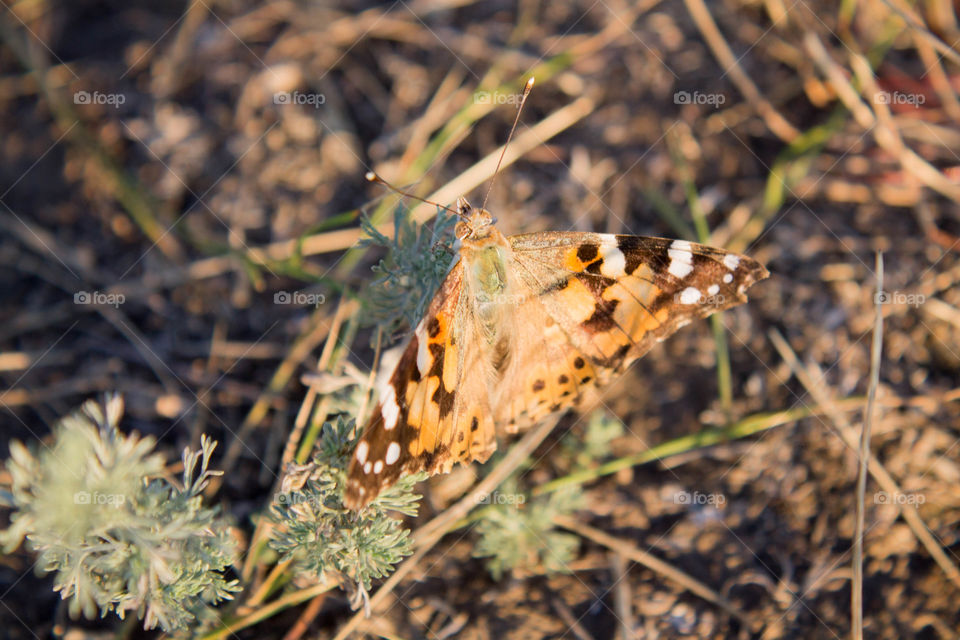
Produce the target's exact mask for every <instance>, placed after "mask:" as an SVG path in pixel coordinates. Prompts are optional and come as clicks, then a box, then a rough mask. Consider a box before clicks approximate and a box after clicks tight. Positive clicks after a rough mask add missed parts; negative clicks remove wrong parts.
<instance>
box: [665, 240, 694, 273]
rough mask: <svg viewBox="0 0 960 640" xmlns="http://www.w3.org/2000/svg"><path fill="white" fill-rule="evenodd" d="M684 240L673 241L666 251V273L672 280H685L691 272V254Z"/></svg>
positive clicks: (688, 245) (687, 243) (688, 244)
mask: <svg viewBox="0 0 960 640" xmlns="http://www.w3.org/2000/svg"><path fill="white" fill-rule="evenodd" d="M690 248H691V247H690V243H689V242H687V241H686V240H674V241H673V242H672V243H671V244H670V248H669V249H667V256H668V257H669V258H670V266H669V267H668V268H667V272H668V273H669V274H670V275H672V276H673V277H674V278H681V279H682V278H686V277H687V276H688V275H690V273H691V272H692V271H693V252H692V251H690Z"/></svg>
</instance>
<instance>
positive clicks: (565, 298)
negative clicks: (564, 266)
mask: <svg viewBox="0 0 960 640" xmlns="http://www.w3.org/2000/svg"><path fill="white" fill-rule="evenodd" d="M552 296H553V297H554V298H556V300H557V302H558V303H559V304H560V305H562V307H563V309H564V311H565V312H566V314H568V318H569V319H570V321H571V322H575V323H581V322H585V321H586V320H588V319H589V318H590V317H591V316H593V312H594V311H595V310H596V308H597V302H596V300H595V299H594V297H593V294H592V293H591V292H590V289H588V288H587V286H586V285H585V284H583V283H582V282H581V281H580V279H579V278H570V280H568V281H567V286H565V287H564V288H563V289H561V290H559V291H557V292H556V293H554V294H552Z"/></svg>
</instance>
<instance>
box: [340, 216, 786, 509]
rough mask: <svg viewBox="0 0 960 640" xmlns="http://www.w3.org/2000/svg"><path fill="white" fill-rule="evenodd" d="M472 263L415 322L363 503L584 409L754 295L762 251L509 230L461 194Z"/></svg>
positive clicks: (351, 477)
mask: <svg viewBox="0 0 960 640" xmlns="http://www.w3.org/2000/svg"><path fill="white" fill-rule="evenodd" d="M457 210H458V213H459V215H460V218H461V221H460V222H459V223H458V224H457V227H456V235H457V238H459V239H460V241H461V242H462V246H461V249H460V260H459V261H458V262H457V263H456V264H455V265H454V266H453V268H452V270H451V271H450V273H449V274H448V275H447V277H446V279H445V280H444V282H443V284H442V285H441V286H440V290H439V291H438V292H437V294H436V295H435V296H434V298H433V301H432V302H431V303H430V307H429V309H428V310H427V313H426V316H425V317H424V318H423V320H421V321H420V324H419V325H417V328H416V330H415V331H414V334H413V337H412V338H411V340H410V343H409V344H408V345H407V347H406V348H405V349H404V351H403V355H402V356H401V357H400V361H399V363H398V364H397V367H396V369H395V370H394V372H393V375H392V376H391V377H390V379H389V382H388V384H387V385H386V386H385V388H383V389H381V390H380V404H379V407H378V410H377V411H376V413H375V414H374V416H373V418H372V419H371V420H370V421H369V422H368V423H367V427H366V429H364V431H363V434H362V437H361V439H360V442H359V443H358V444H357V447H356V450H355V453H354V455H353V458H352V459H351V461H350V469H349V472H348V479H347V489H346V495H345V498H344V503H345V504H346V505H347V506H348V507H349V508H351V509H359V508H361V507H363V506H365V505H366V504H367V503H369V502H370V501H371V500H373V498H375V497H376V496H377V494H378V493H379V492H380V491H381V490H383V489H384V488H385V487H387V486H389V485H391V484H393V483H394V482H395V481H396V480H397V478H398V477H399V476H400V475H401V474H403V473H415V472H417V471H427V472H428V473H431V474H434V473H441V472H442V473H447V472H449V471H450V469H451V468H452V466H453V464H454V463H456V462H462V463H464V464H468V463H470V462H471V461H473V460H479V461H480V462H485V461H486V460H487V458H489V457H490V454H491V453H493V451H494V449H496V447H497V444H496V438H495V425H500V426H502V427H504V428H505V430H506V431H507V432H510V433H515V432H517V431H519V430H521V429H523V428H525V427H528V426H530V425H532V424H533V423H535V422H537V421H539V420H542V419H543V418H544V417H546V416H547V415H549V414H551V413H554V412H558V411H561V410H563V409H566V408H569V407H571V406H577V405H578V404H579V403H580V402H581V400H582V398H583V397H584V393H585V391H586V390H587V389H589V388H590V387H591V386H602V385H604V384H606V383H607V382H608V381H609V380H610V379H611V377H613V375H615V374H618V373H620V372H622V371H623V370H624V369H625V368H626V367H627V366H628V365H629V364H630V363H631V362H633V361H634V360H636V359H637V358H639V357H640V356H642V355H644V354H645V353H646V352H647V351H649V350H650V348H651V347H652V346H653V345H654V344H656V343H657V342H660V341H661V340H664V339H665V338H667V336H669V335H670V334H672V333H673V332H674V331H676V330H677V329H679V328H680V327H683V326H685V325H686V324H688V323H689V322H690V321H691V320H693V319H695V318H703V317H706V316H708V315H710V314H712V313H713V312H715V311H720V310H722V309H726V308H728V307H732V306H735V305H737V304H740V303H743V302H746V299H747V298H746V295H745V291H746V289H747V288H748V287H749V286H750V285H752V284H753V283H754V282H756V281H758V280H762V279H764V278H766V277H767V275H768V273H767V270H766V269H765V268H764V267H763V266H762V265H761V264H759V263H758V262H756V261H755V260H752V259H751V258H748V257H746V256H742V255H737V254H735V253H730V252H728V251H724V250H723V249H716V248H713V247H708V246H705V245H701V244H695V243H692V242H687V241H685V240H667V239H663V238H647V237H641V236H625V235H609V234H602V233H583V232H559V231H550V232H545V233H530V234H523V235H515V236H510V237H506V236H504V235H503V234H502V233H500V232H499V231H498V230H497V229H496V228H495V227H494V226H493V223H494V220H493V218H492V217H491V215H490V213H488V212H487V211H485V210H483V209H474V208H472V207H471V206H470V204H469V203H467V201H466V200H465V199H463V198H460V199H459V200H458V202H457Z"/></svg>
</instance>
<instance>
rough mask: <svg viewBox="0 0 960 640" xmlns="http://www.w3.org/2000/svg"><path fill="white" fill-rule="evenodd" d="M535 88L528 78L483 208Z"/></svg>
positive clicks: (483, 207) (481, 205)
mask: <svg viewBox="0 0 960 640" xmlns="http://www.w3.org/2000/svg"><path fill="white" fill-rule="evenodd" d="M532 90H533V77H531V78H530V79H529V80H527V84H526V85H525V86H524V87H523V95H522V96H520V106H519V107H517V117H515V118H514V119H513V126H512V127H510V135H508V136H507V141H506V142H505V143H503V151H501V152H500V159H499V160H497V168H496V169H494V171H493V177H491V178H490V186H489V187H487V193H486V195H484V196H483V202H482V203H481V204H480V208H481V209H485V208H486V206H487V198H489V197H490V192H491V191H493V183H494V182H496V180H497V176H498V175H500V165H501V164H503V156H505V155H507V146H508V145H509V144H510V140H512V139H513V132H514V131H515V130H516V128H517V123H519V122H520V114H521V113H522V112H523V105H524V104H526V102H527V96H528V95H530V92H531V91H532Z"/></svg>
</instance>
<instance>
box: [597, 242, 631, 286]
mask: <svg viewBox="0 0 960 640" xmlns="http://www.w3.org/2000/svg"><path fill="white" fill-rule="evenodd" d="M600 257H601V258H602V259H603V264H601V265H600V273H602V274H603V275H605V276H607V277H608V278H620V277H622V276H624V275H625V274H626V272H627V259H626V257H625V256H624V255H623V251H620V249H619V248H617V246H616V245H609V244H602V245H600Z"/></svg>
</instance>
